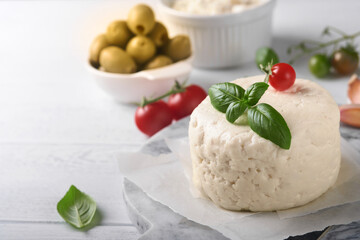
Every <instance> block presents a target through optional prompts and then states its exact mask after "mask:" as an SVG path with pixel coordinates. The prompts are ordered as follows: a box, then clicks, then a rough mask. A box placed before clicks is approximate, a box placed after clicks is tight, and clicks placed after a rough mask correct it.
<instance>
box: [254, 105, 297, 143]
mask: <svg viewBox="0 0 360 240" xmlns="http://www.w3.org/2000/svg"><path fill="white" fill-rule="evenodd" d="M248 122H249V125H250V128H251V129H252V130H253V131H254V132H256V133H257V134H259V135H260V136H261V137H263V138H265V139H268V140H270V141H271V142H273V143H275V144H276V145H278V146H279V147H281V148H283V149H289V148H290V144H291V133H290V130H289V127H288V126H287V124H286V122H285V120H284V118H283V117H282V116H281V114H280V113H279V112H278V111H276V110H275V109H274V108H273V107H272V106H270V105H269V104H266V103H261V104H259V105H256V106H255V107H252V108H249V110H248Z"/></svg>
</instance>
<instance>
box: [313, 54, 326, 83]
mask: <svg viewBox="0 0 360 240" xmlns="http://www.w3.org/2000/svg"><path fill="white" fill-rule="evenodd" d="M330 67H331V65H330V61H329V58H328V57H327V56H326V55H325V54H315V55H314V56H312V57H311V58H310V60H309V70H310V72H311V73H312V74H313V75H314V76H315V77H318V78H323V77H325V76H326V75H328V73H329V72H330Z"/></svg>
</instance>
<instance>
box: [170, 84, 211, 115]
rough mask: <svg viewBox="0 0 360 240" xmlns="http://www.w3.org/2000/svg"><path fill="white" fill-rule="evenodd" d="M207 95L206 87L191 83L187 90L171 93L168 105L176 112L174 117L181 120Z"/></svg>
mask: <svg viewBox="0 0 360 240" xmlns="http://www.w3.org/2000/svg"><path fill="white" fill-rule="evenodd" d="M206 96H207V93H206V92H205V91H204V89H202V88H201V87H200V86H197V85H190V86H188V87H186V88H185V91H183V92H180V93H176V94H172V95H170V97H169V100H168V105H169V107H170V109H171V110H172V112H173V114H174V119H175V120H179V119H181V118H183V117H186V116H188V115H190V114H191V113H192V111H193V110H194V109H195V108H196V107H197V106H198V105H199V104H200V103H201V102H202V101H203V100H204V99H205V98H206Z"/></svg>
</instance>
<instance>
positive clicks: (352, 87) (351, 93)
mask: <svg viewBox="0 0 360 240" xmlns="http://www.w3.org/2000/svg"><path fill="white" fill-rule="evenodd" d="M348 98H349V100H350V102H351V103H354V104H360V79H359V77H358V75H356V74H353V75H352V76H351V77H350V80H349V82H348Z"/></svg>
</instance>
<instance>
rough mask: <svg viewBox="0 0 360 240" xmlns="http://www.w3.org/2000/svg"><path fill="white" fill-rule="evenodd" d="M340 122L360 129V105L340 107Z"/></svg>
mask: <svg viewBox="0 0 360 240" xmlns="http://www.w3.org/2000/svg"><path fill="white" fill-rule="evenodd" d="M340 121H341V122H342V123H345V124H347V125H350V126H353V127H360V104H347V105H342V106H340Z"/></svg>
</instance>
